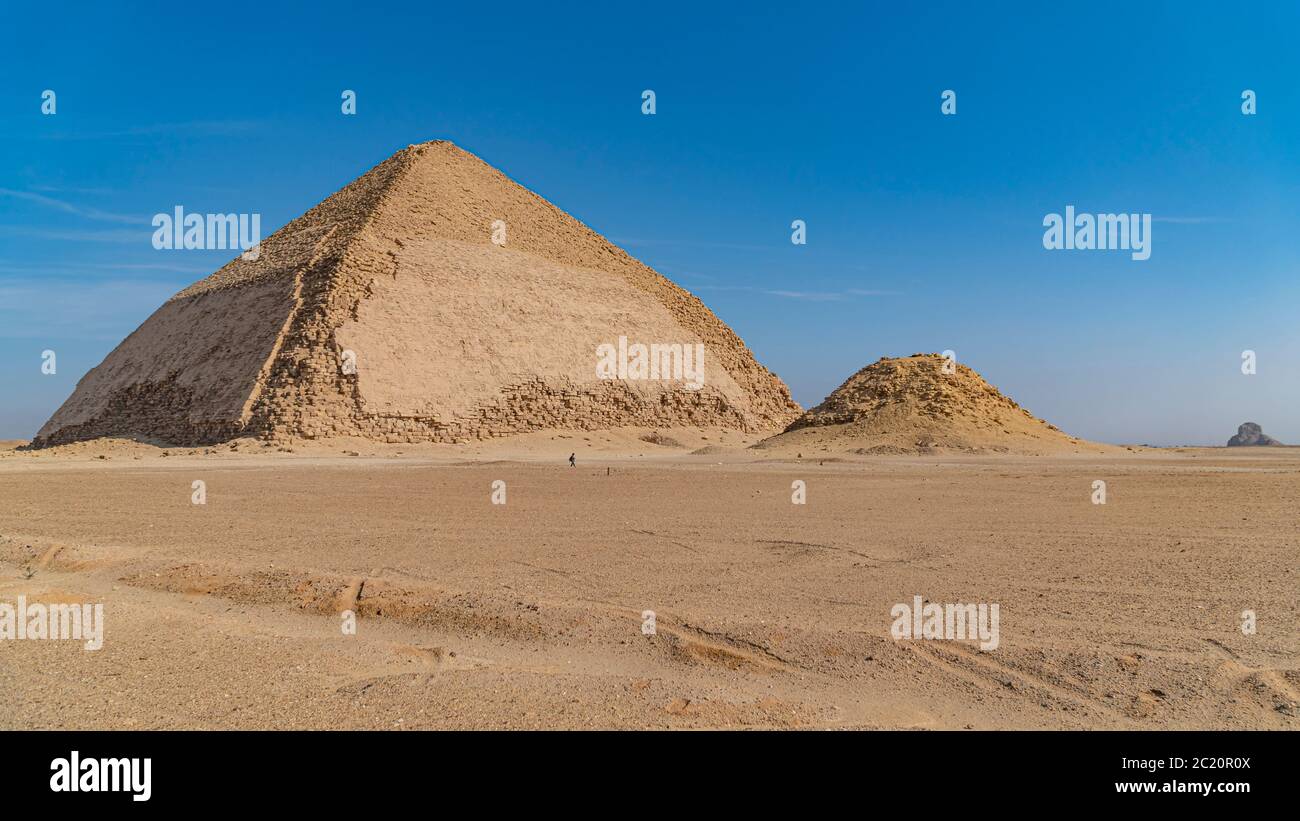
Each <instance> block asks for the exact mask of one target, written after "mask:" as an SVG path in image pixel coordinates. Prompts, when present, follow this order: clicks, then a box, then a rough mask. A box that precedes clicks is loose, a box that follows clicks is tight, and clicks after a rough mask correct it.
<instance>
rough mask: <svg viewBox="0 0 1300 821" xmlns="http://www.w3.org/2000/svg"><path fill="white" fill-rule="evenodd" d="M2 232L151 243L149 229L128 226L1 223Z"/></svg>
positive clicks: (66, 239)
mask: <svg viewBox="0 0 1300 821" xmlns="http://www.w3.org/2000/svg"><path fill="white" fill-rule="evenodd" d="M0 234H7V235H9V236H22V237H27V238H32V239H48V240H54V241H56V242H113V243H120V244H123V245H129V244H132V243H137V242H139V243H144V244H145V245H146V246H147V245H148V244H149V237H150V234H149V232H148V231H132V230H130V229H128V228H105V229H99V230H80V229H70V230H62V231H61V230H50V229H46V228H28V227H26V226H23V225H0Z"/></svg>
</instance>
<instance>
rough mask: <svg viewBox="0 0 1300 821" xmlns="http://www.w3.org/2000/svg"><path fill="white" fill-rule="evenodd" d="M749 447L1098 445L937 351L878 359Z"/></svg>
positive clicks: (1024, 449)
mask: <svg viewBox="0 0 1300 821" xmlns="http://www.w3.org/2000/svg"><path fill="white" fill-rule="evenodd" d="M755 447H758V448H763V449H781V450H786V449H788V450H792V451H799V452H803V451H809V452H810V455H813V454H817V453H820V452H821V451H829V450H832V449H833V450H835V451H837V452H849V453H859V454H873V453H926V452H930V451H944V450H947V451H965V452H1012V453H1051V452H1061V451H1067V450H1077V449H1080V448H1084V447H1086V448H1089V449H1096V448H1097V447H1098V446H1097V445H1095V444H1093V443H1091V442H1085V441H1084V440H1082V439H1076V438H1074V437H1072V436H1070V435H1068V434H1066V433H1063V432H1062V431H1061V430H1060V429H1059V428H1057V427H1056V426H1055V425H1050V424H1048V423H1047V422H1044V421H1043V420H1042V419H1039V418H1038V417H1036V416H1034V415H1033V414H1031V413H1030V412H1029V411H1027V410H1025V409H1024V408H1022V407H1020V406H1019V405H1017V404H1016V403H1015V402H1014V401H1012V400H1011V399H1009V398H1008V397H1006V396H1004V395H1003V394H1002V393H1001V392H1000V391H998V389H997V388H995V387H993V386H992V385H990V384H989V383H988V382H986V381H985V380H984V378H983V377H981V376H980V375H979V374H978V373H976V372H975V371H973V370H971V369H970V368H968V367H966V366H965V365H962V364H959V363H957V362H955V361H950V360H948V359H945V358H944V357H942V356H940V355H939V354H913V355H911V356H908V357H899V358H882V359H880V360H879V361H877V362H875V363H873V364H871V365H868V366H867V367H865V368H863V369H862V370H860V371H858V372H857V373H855V374H853V376H851V377H849V378H848V380H846V381H845V382H844V384H843V385H840V386H839V387H838V388H837V389H836V390H835V391H834V392H833V393H831V395H830V396H828V397H826V399H825V401H823V402H822V403H821V404H820V405H818V406H817V407H815V408H812V409H811V410H808V411H806V412H805V413H804V414H803V415H802V416H800V417H799V418H798V419H796V420H794V422H792V423H791V424H790V426H789V427H787V428H786V430H785V431H784V432H782V433H781V434H779V435H777V436H773V437H771V438H768V439H765V440H763V441H762V442H760V443H759V444H758V445H756V446H755Z"/></svg>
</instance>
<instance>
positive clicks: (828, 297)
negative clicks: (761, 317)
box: [763, 291, 845, 302]
mask: <svg viewBox="0 0 1300 821" xmlns="http://www.w3.org/2000/svg"><path fill="white" fill-rule="evenodd" d="M763 293H765V294H767V295H768V296H779V297H783V298H785V299H806V300H809V301H812V302H838V301H839V300H841V299H843V298H844V296H845V295H844V294H843V293H840V292H838V291H763Z"/></svg>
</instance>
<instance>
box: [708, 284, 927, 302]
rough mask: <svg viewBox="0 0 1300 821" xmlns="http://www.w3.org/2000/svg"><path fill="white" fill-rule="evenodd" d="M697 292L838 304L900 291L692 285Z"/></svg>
mask: <svg viewBox="0 0 1300 821" xmlns="http://www.w3.org/2000/svg"><path fill="white" fill-rule="evenodd" d="M691 287H692V288H693V289H694V290H698V291H746V292H749V293H757V294H763V295H765V296H775V297H780V298H782V299H801V300H805V301H808V302H838V301H840V300H844V299H850V298H852V297H872V296H899V295H900V294H901V292H900V291H873V290H867V289H864V288H847V289H845V290H843V291H789V290H783V289H780V288H755V287H753V286H749V285H693V286H691Z"/></svg>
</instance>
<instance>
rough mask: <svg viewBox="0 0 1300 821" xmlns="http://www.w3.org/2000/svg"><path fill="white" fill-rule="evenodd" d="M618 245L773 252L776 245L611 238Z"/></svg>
mask: <svg viewBox="0 0 1300 821" xmlns="http://www.w3.org/2000/svg"><path fill="white" fill-rule="evenodd" d="M609 241H610V242H612V243H614V244H616V245H640V246H646V247H653V246H664V247H672V248H726V249H729V250H733V251H771V250H772V249H774V248H776V247H777V246H775V245H745V244H743V243H738V242H712V241H705V240H686V239H638V238H635V237H610V238H609Z"/></svg>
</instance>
